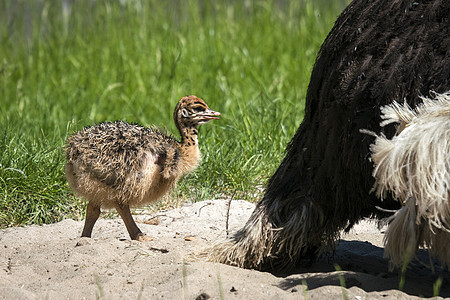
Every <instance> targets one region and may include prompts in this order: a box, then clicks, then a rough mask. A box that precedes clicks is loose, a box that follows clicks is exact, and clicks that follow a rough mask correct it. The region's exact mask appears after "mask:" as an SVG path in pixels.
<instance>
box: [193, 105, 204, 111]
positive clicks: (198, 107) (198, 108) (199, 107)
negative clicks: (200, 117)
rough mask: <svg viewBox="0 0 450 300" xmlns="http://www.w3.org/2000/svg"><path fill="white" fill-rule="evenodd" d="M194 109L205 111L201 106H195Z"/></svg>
mask: <svg viewBox="0 0 450 300" xmlns="http://www.w3.org/2000/svg"><path fill="white" fill-rule="evenodd" d="M194 111H196V112H202V111H205V108H204V107H203V106H197V107H194Z"/></svg>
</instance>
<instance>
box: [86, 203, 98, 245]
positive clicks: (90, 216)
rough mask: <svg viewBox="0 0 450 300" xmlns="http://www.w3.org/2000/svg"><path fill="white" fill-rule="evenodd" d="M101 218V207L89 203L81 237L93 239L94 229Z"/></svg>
mask: <svg viewBox="0 0 450 300" xmlns="http://www.w3.org/2000/svg"><path fill="white" fill-rule="evenodd" d="M99 216H100V207H98V206H95V205H94V204H92V203H91V202H89V203H88V205H87V209H86V220H85V221H84V228H83V232H82V233H81V237H91V234H92V228H94V224H95V222H96V221H97V219H98V217H99Z"/></svg>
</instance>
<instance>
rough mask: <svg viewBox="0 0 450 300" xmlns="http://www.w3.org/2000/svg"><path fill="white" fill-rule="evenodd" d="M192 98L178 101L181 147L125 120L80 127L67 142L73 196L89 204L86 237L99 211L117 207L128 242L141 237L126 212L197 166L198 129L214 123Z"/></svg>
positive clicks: (160, 193) (155, 196)
mask: <svg viewBox="0 0 450 300" xmlns="http://www.w3.org/2000/svg"><path fill="white" fill-rule="evenodd" d="M219 115H220V113H218V112H214V111H213V110H211V109H209V108H208V106H207V105H206V103H205V102H204V101H203V100H201V99H200V98H197V97H195V96H187V97H184V98H182V99H181V100H180V102H179V103H178V105H177V107H176V109H175V112H174V120H175V123H176V125H177V128H178V129H179V131H180V134H181V142H180V141H178V140H176V139H175V138H174V137H172V136H170V135H167V134H165V133H163V132H161V131H160V130H158V129H157V128H146V127H142V126H140V125H137V124H128V123H126V122H124V121H116V122H105V123H101V124H97V125H94V126H91V127H87V128H84V129H83V130H81V131H79V132H78V133H76V134H74V135H72V136H71V137H70V138H69V139H68V141H67V149H66V155H67V163H66V177H67V180H68V182H69V184H70V186H71V187H72V189H73V190H74V192H75V194H76V195H78V196H80V197H82V198H84V199H85V200H87V201H88V202H89V203H88V208H87V213H86V222H85V229H84V230H83V234H82V236H89V237H90V235H91V232H92V227H93V225H94V223H95V221H96V220H97V219H98V215H99V214H100V208H101V207H104V208H113V207H114V208H116V209H117V211H118V212H119V214H120V215H121V217H122V219H123V220H124V222H125V225H127V229H128V231H129V233H130V236H131V238H132V239H139V237H140V236H143V234H142V233H141V232H140V230H139V229H138V228H137V226H136V224H135V223H134V221H133V220H132V218H131V213H130V212H129V207H133V206H141V205H143V204H146V203H149V202H152V201H155V200H157V199H159V198H160V197H161V196H163V195H164V194H166V193H167V192H168V191H169V190H170V189H171V188H172V187H173V185H174V184H175V183H176V181H177V180H178V179H179V178H180V177H181V176H182V175H183V174H185V173H187V172H189V171H192V170H193V169H195V167H196V166H197V165H198V163H199V161H200V151H199V149H198V140H197V127H198V125H200V124H203V123H206V122H208V121H210V120H213V119H217V118H218V116H219Z"/></svg>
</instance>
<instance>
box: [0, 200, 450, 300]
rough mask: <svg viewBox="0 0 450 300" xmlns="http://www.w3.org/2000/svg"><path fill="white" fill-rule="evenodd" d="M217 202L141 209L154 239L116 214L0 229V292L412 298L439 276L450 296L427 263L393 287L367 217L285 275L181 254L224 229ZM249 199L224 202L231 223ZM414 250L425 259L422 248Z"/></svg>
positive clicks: (426, 292)
mask: <svg viewBox="0 0 450 300" xmlns="http://www.w3.org/2000/svg"><path fill="white" fill-rule="evenodd" d="M226 203H227V201H224V200H223V201H222V200H216V201H205V202H199V203H195V204H193V205H185V206H184V207H182V208H179V209H174V210H170V211H160V212H158V213H156V214H154V215H146V214H145V211H144V212H143V213H140V214H139V215H137V216H136V219H137V220H138V221H139V226H140V228H141V230H142V231H144V232H146V233H147V234H148V235H150V236H152V237H154V238H155V239H154V241H150V242H136V241H130V239H129V237H128V234H127V232H126V229H125V226H124V225H123V223H122V221H121V220H120V219H100V220H99V221H98V222H97V224H96V226H95V227H94V232H93V238H92V239H88V238H79V235H80V232H81V229H82V226H83V222H79V221H74V220H64V221H62V222H59V223H56V224H52V225H44V226H27V227H18V228H8V229H4V230H1V231H0V299H96V298H101V299H221V298H222V299H302V298H307V299H326V298H329V299H358V300H359V299H411V298H416V297H430V296H432V294H433V283H434V282H436V279H437V278H439V276H441V277H442V278H443V284H442V286H441V289H440V295H441V296H443V297H450V274H449V272H448V271H442V270H441V269H440V268H439V266H438V265H437V264H435V266H436V273H435V274H434V275H433V274H432V273H431V271H430V270H429V269H427V268H426V267H424V266H423V265H421V264H420V263H419V262H418V261H414V262H413V263H412V264H411V265H410V267H409V270H408V271H407V273H406V283H405V287H404V291H403V292H401V291H399V290H398V289H397V288H398V281H399V278H398V273H397V272H393V273H391V272H388V262H387V260H385V259H383V249H382V238H383V234H382V232H380V231H379V230H378V229H377V227H376V225H375V224H374V223H373V222H367V221H364V222H361V223H360V224H358V225H357V226H356V227H355V228H354V229H352V231H351V232H350V233H349V234H345V235H343V236H342V240H340V242H339V244H338V246H337V248H336V251H335V252H334V255H331V254H330V255H328V256H324V257H323V258H322V259H320V260H319V261H317V262H315V263H314V264H312V265H311V266H309V267H303V268H301V269H298V270H297V271H295V272H294V273H292V274H285V275H284V276H280V275H278V276H277V275H274V274H271V273H267V272H259V271H255V270H245V269H239V268H236V267H231V266H227V265H222V264H217V263H209V262H201V261H197V262H188V261H186V259H185V257H186V255H187V254H189V253H192V252H194V251H198V250H200V249H203V248H205V247H207V246H208V245H211V243H212V242H214V241H216V240H218V239H222V238H224V237H225V236H226V230H225V228H226V227H225V222H226V214H227V206H226ZM253 208H254V205H253V204H251V203H248V202H245V201H237V200H235V201H233V202H232V204H231V209H230V218H229V228H230V230H231V231H232V232H233V231H235V230H237V229H239V228H240V227H241V226H242V225H243V224H244V223H245V221H246V220H247V218H248V217H249V215H250V214H251V212H252V210H253ZM155 216H156V218H154V217H155ZM156 219H157V220H158V221H157V222H153V221H155V220H156ZM152 222H153V223H158V224H156V225H155V224H153V225H152V224H148V223H152ZM449 251H450V250H449ZM419 257H420V260H421V261H425V262H428V256H427V255H426V253H424V252H421V253H420V254H419ZM334 264H338V265H339V266H340V267H341V268H342V270H343V271H341V272H338V271H336V269H335V267H334ZM340 279H344V280H345V284H346V287H347V288H342V287H341V285H340Z"/></svg>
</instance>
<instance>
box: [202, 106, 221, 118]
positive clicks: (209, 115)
mask: <svg viewBox="0 0 450 300" xmlns="http://www.w3.org/2000/svg"><path fill="white" fill-rule="evenodd" d="M203 117H204V119H206V120H208V121H209V120H218V119H219V117H220V112H218V111H214V110H212V109H210V108H209V109H208V110H206V111H205V114H204V116H203Z"/></svg>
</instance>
